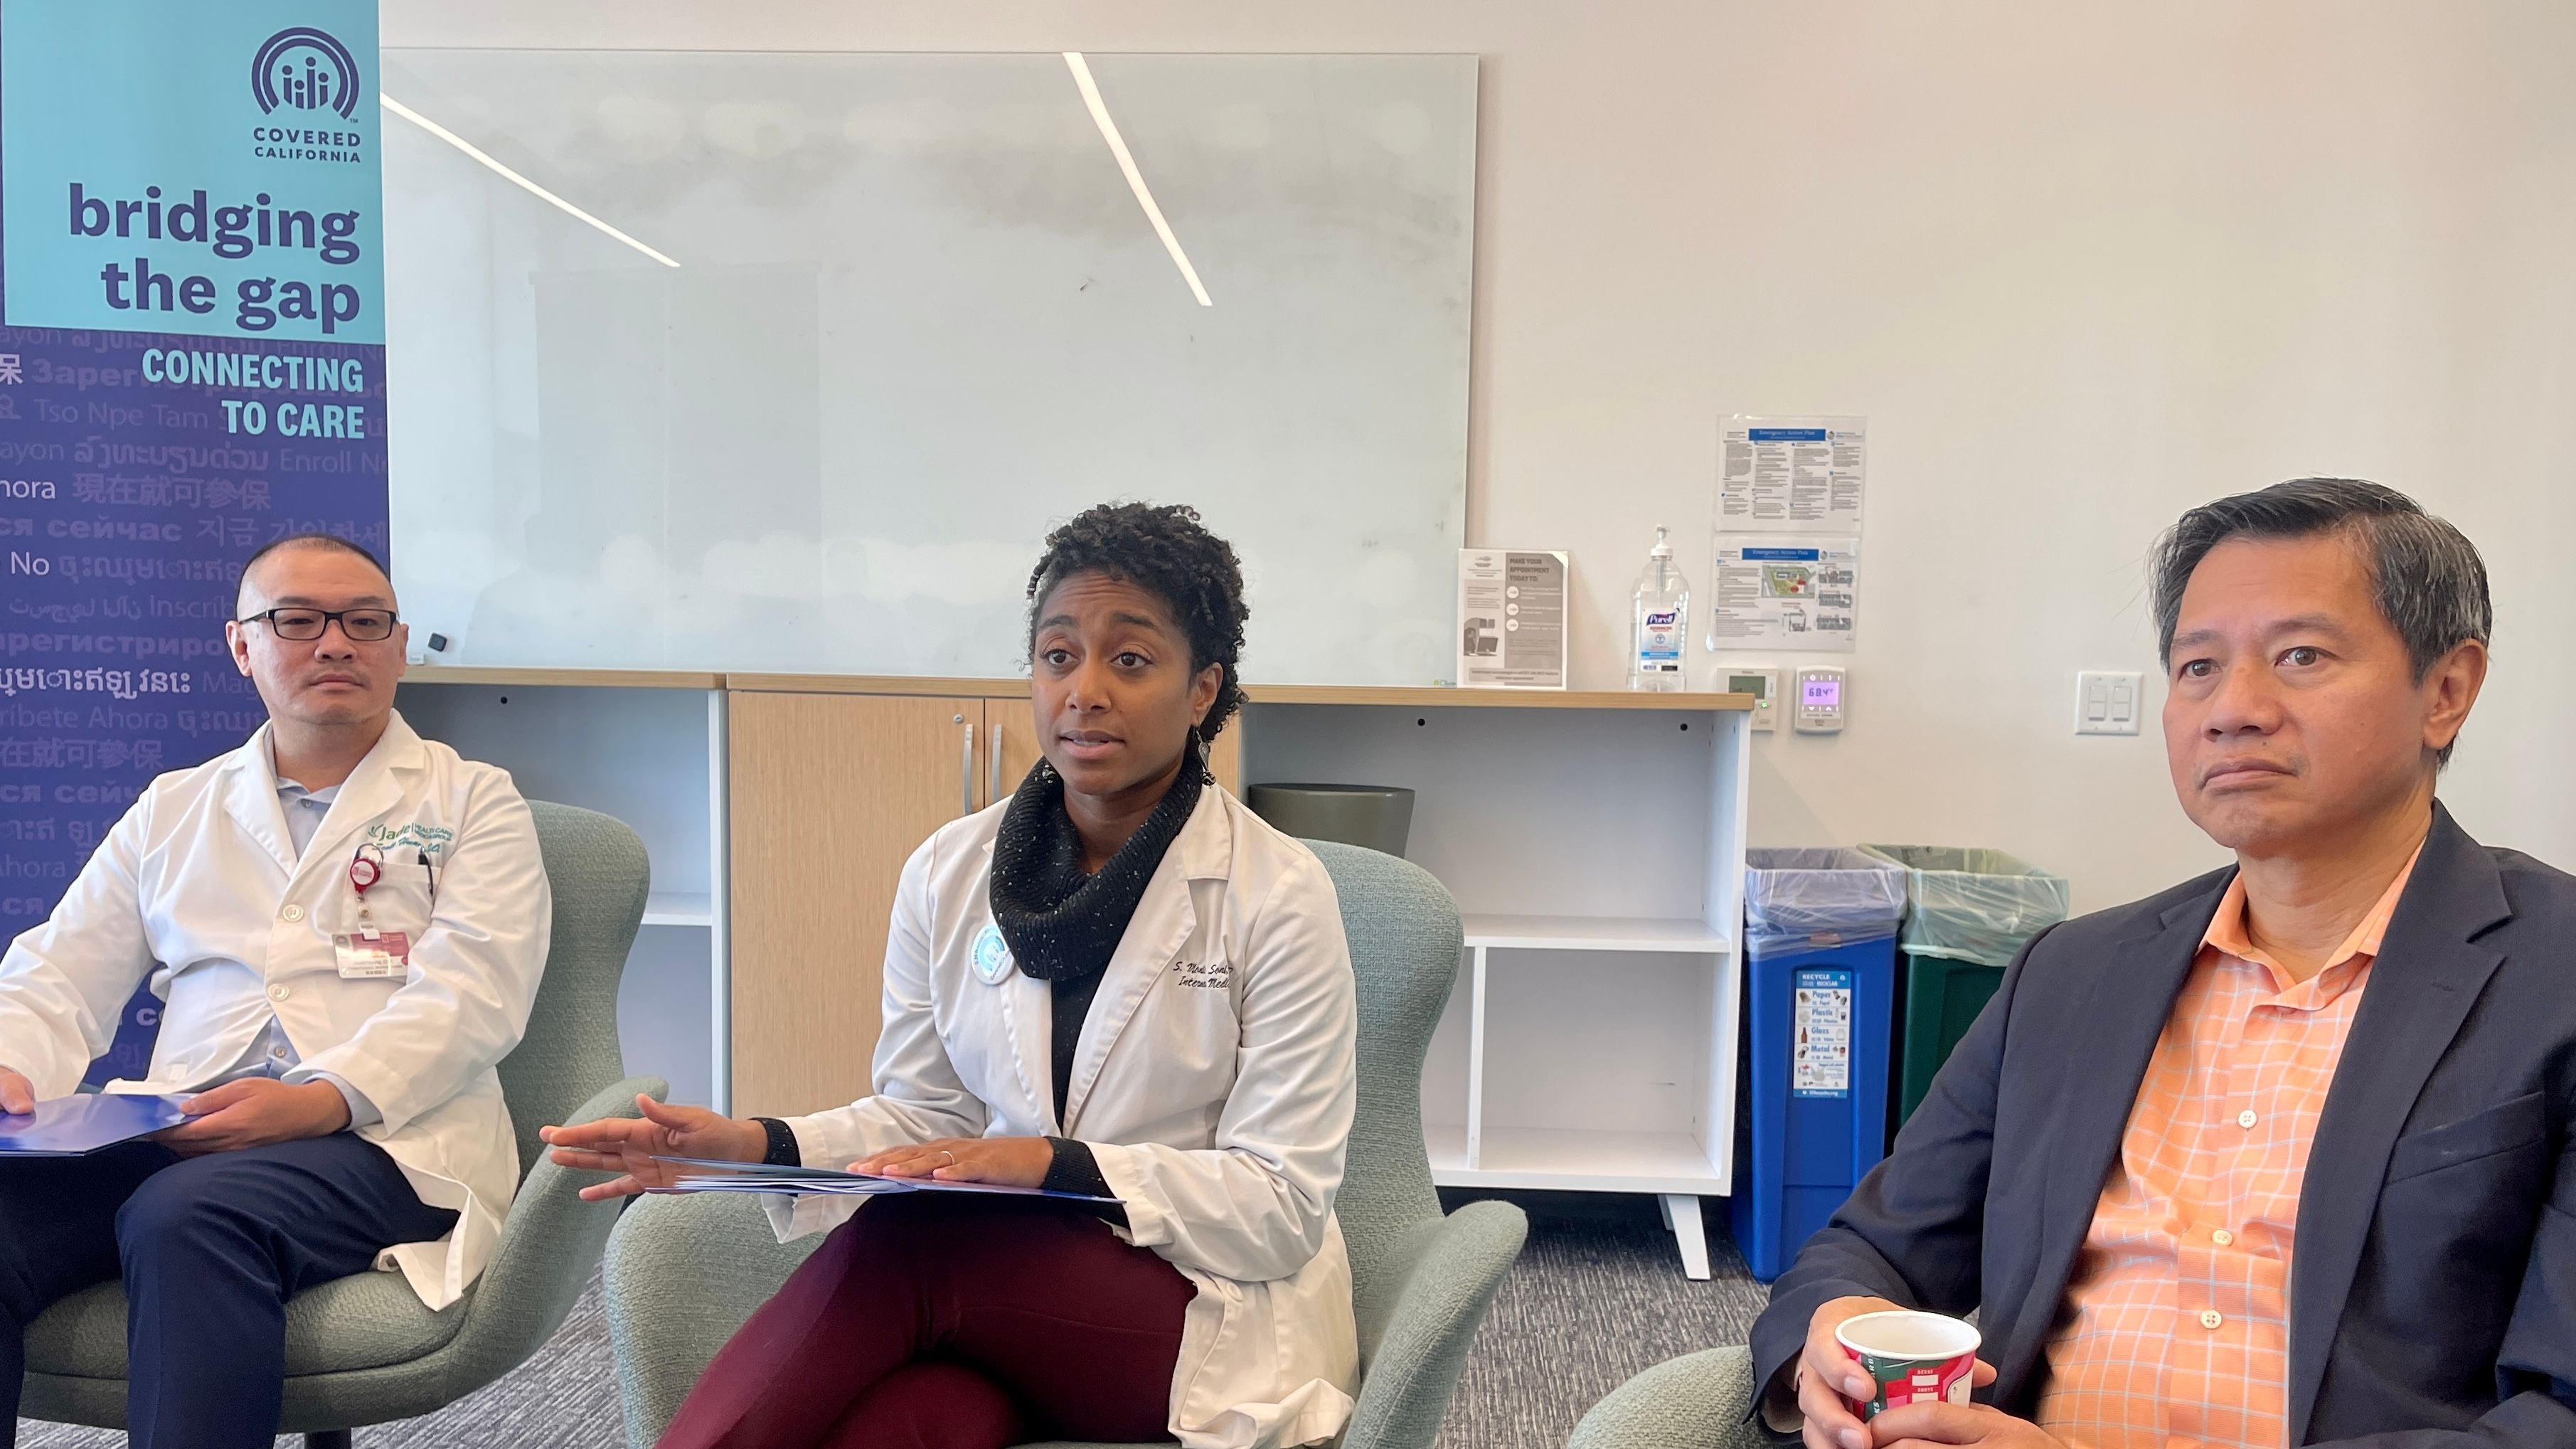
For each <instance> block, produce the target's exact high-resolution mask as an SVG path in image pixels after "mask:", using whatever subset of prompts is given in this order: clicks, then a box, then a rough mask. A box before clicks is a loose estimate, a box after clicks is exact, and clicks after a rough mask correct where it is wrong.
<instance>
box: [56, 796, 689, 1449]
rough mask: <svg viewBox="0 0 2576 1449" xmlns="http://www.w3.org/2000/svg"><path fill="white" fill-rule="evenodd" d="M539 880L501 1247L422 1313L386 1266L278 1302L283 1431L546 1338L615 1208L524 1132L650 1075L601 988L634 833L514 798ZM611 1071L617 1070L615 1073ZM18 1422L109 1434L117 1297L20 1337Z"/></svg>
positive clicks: (476, 1380) (101, 1290)
mask: <svg viewBox="0 0 2576 1449" xmlns="http://www.w3.org/2000/svg"><path fill="white" fill-rule="evenodd" d="M528 808H529V809H530V810H531V811H533V812H534V813H535V815H536V821H537V846H538V849H539V850H540V851H541V852H542V853H543V855H544V858H545V867H546V877H547V879H548V880H549V881H550V882H552V884H553V886H554V933H553V937H552V939H551V940H550V942H549V943H548V945H547V954H546V974H545V980H544V982H543V983H542V984H541V985H540V986H539V988H538V991H537V1000H536V1006H535V1008H534V1010H532V1011H531V1012H530V1014H529V1017H528V1031H527V1035H526V1036H525V1037H523V1038H522V1039H521V1040H520V1042H519V1045H518V1048H517V1049H516V1050H514V1051H512V1052H511V1053H510V1055H509V1057H508V1058H507V1059H506V1060H504V1061H503V1062H502V1063H501V1067H500V1072H501V1088H502V1091H503V1092H504V1093H505V1094H506V1096H507V1098H508V1101H509V1104H510V1119H511V1122H512V1124H513V1125H514V1126H516V1127H517V1129H518V1135H519V1161H520V1163H521V1164H522V1165H523V1166H524V1168H525V1175H524V1176H523V1177H522V1178H521V1180H520V1183H519V1195H518V1197H517V1198H516V1199H515V1200H513V1201H512V1203H511V1204H510V1216H509V1218H508V1220H507V1221H506V1223H505V1224H504V1225H503V1227H502V1230H501V1244H500V1248H499V1250H498V1251H497V1252H496V1253H495V1254H494V1255H493V1258H492V1262H491V1264H490V1265H489V1266H488V1267H486V1268H485V1269H484V1270H483V1275H482V1277H481V1278H479V1279H477V1280H476V1281H475V1283H474V1285H473V1286H472V1287H470V1288H468V1289H467V1290H466V1294H465V1297H464V1298H462V1299H460V1300H459V1301H457V1302H456V1303H453V1304H451V1305H449V1306H448V1307H447V1308H445V1309H443V1310H441V1311H439V1312H436V1313H432V1312H430V1311H429V1310H428V1309H427V1308H425V1307H423V1306H421V1302H420V1300H419V1299H418V1298H417V1297H414V1296H413V1294H412V1291H411V1289H410V1288H409V1287H408V1286H407V1285H406V1284H405V1283H404V1282H403V1278H402V1275H401V1274H398V1273H361V1274H358V1275H357V1276H355V1277H352V1278H342V1279H340V1280H339V1281H337V1282H333V1283H325V1284H323V1285H322V1286H321V1287H318V1288H315V1289H312V1290H310V1291H308V1292H305V1293H299V1294H297V1295H296V1296H295V1298H294V1300H293V1301H292V1302H290V1303H288V1304H287V1305H286V1375H287V1376H286V1404H285V1409H284V1422H283V1423H282V1424H281V1425H280V1426H279V1428H280V1430H281V1431H282V1432H285V1433H302V1434H304V1435H305V1436H306V1439H305V1442H306V1444H307V1445H308V1446H313V1449H324V1446H330V1449H347V1446H348V1443H349V1435H348V1431H349V1430H350V1429H351V1428H355V1427H359V1426H362V1425H367V1424H381V1423H385V1422H387V1421H389V1420H394V1419H407V1418H411V1417H413V1416H415V1415H419V1414H426V1413H429V1412H431V1411H433V1410H436V1409H439V1408H443V1407H445V1406H446V1405H447V1404H449V1403H452V1402H454V1401H455V1400H457V1399H459V1398H461V1397H463V1396H464V1395H466V1394H468V1393H470V1392H472V1391H473V1390H475V1389H477V1388H480V1387H482V1386H483V1385H485V1384H487V1383H490V1382H491V1381H492V1380H494V1379H496V1378H499V1377H500V1376H501V1375H502V1374H504V1373H507V1372H509V1371H510V1370H511V1369H513V1368H516V1367H518V1366H519V1364H520V1363H522V1362H524V1361H525V1360H526V1359H527V1357H528V1355H529V1354H531V1353H534V1352H535V1351H536V1349H537V1347H538V1346H539V1345H541V1344H543V1343H544V1342H545V1341H546V1340H547V1339H548V1338H549V1337H551V1336H553V1334H554V1331H555V1329H556V1328H557V1327H559V1326H561V1325H562V1323H563V1321H564V1315H566V1314H567V1313H569V1312H571V1311H572V1305H573V1300H574V1299H576V1298H579V1297H580V1296H581V1290H582V1287H583V1285H584V1284H586V1283H587V1282H588V1281H589V1279H590V1270H591V1267H592V1265H594V1264H595V1263H597V1262H598V1261H599V1253H600V1248H601V1245H602V1244H603V1243H605V1242H606V1241H607V1238H608V1230H609V1227H610V1225H611V1224H613V1223H614V1222H615V1221H616V1218H617V1204H616V1203H614V1202H607V1203H586V1202H583V1201H581V1199H580V1198H579V1197H577V1196H575V1193H574V1190H575V1188H576V1187H578V1186H579V1185H580V1183H581V1182H583V1181H595V1180H596V1177H595V1175H592V1174H577V1173H572V1172H568V1171H566V1170H565V1169H563V1168H559V1167H557V1166H555V1165H554V1164H553V1163H550V1162H548V1161H546V1160H545V1150H544V1148H543V1147H542V1146H541V1145H539V1143H538V1142H537V1128H539V1127H540V1126H543V1125H546V1124H548V1123H558V1122H587V1121H591V1120H593V1119H595V1118H599V1117H632V1116H634V1115H635V1097H636V1094H637V1093H639V1092H642V1093H649V1094H651V1095H653V1096H655V1097H659V1096H661V1095H662V1092H663V1084H662V1082H661V1080H660V1079H659V1078H655V1077H625V1067H624V1065H623V1063H622V1061H621V1059H620V1057H619V1055H618V1049H617V985H618V981H619V979H620V978H621V977H622V976H623V975H624V973H625V970H626V953H627V950H628V948H630V947H631V946H633V945H634V942H635V928H636V926H637V925H638V924H639V923H640V922H641V921H642V920H643V917H644V890H645V883H646V878H647V867H646V863H645V859H644V844H643V842H642V841H640V840H637V839H636V838H635V832H634V831H632V830H629V829H627V828H626V826H625V825H624V824H623V823H621V822H619V821H617V820H615V819H613V818H611V817H609V816H606V815H601V814H597V813H595V812H593V811H589V810H576V809H574V808H572V807H571V806H568V805H549V804H544V803H541V802H537V801H530V802H529V807H528ZM621 1077H624V1080H622V1081H621V1080H619V1079H620V1078H621ZM23 1412H25V1413H26V1414H27V1415H28V1416H29V1417H31V1418H38V1419H51V1420H55V1421H57V1422H60V1423H71V1424H89V1425H94V1426H96V1427H99V1428H105V1429H121V1428H124V1427H125V1290H124V1289H123V1288H122V1287H120V1286H119V1285H117V1284H115V1283H103V1284H100V1285H99V1286H97V1287H95V1288H90V1289H86V1290H83V1291H82V1292H79V1293H75V1294H73V1295H72V1296H71V1297H69V1298H66V1299H64V1300H63V1301H62V1302H60V1303H57V1304H55V1305H54V1306H53V1307H52V1308H50V1309H48V1310H46V1312H45V1313H44V1315H43V1316H42V1317H40V1318H38V1319H37V1320H36V1321H35V1322H34V1323H33V1324H31V1325H29V1326H28V1330H27V1387H26V1395H25V1399H24V1408H23Z"/></svg>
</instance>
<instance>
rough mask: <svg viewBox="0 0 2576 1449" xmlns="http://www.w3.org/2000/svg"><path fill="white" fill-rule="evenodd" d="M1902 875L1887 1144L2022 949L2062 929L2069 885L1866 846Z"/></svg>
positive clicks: (1910, 848) (1984, 857)
mask: <svg viewBox="0 0 2576 1449" xmlns="http://www.w3.org/2000/svg"><path fill="white" fill-rule="evenodd" d="M1861 849H1862V850H1863V851H1866V852H1868V853H1869V854H1871V855H1875V856H1877V857H1879V858H1881V859H1883V860H1887V861H1890V862H1893V863H1894V864H1897V865H1900V866H1903V867H1904V868H1905V885H1906V889H1905V925H1904V927H1903V929H1902V930H1901V931H1900V932H1899V933H1898V936H1897V944H1898V946H1899V947H1900V948H1902V949H1903V951H1904V953H1905V980H1904V983H1903V988H1902V989H1903V994H1904V1004H1903V1006H1902V1007H1901V1008H1900V1009H1899V1011H1898V1014H1897V1021H1898V1023H1899V1025H1898V1027H1897V1033H1898V1043H1897V1071H1896V1075H1895V1081H1896V1093H1897V1099H1896V1110H1895V1111H1894V1112H1892V1113H1890V1114H1889V1116H1888V1132H1889V1135H1890V1140H1891V1141H1892V1140H1894V1134H1895V1131H1896V1129H1897V1128H1898V1127H1901V1126H1903V1125H1904V1124H1905V1119H1906V1118H1908V1117H1911V1116H1913V1115H1914V1109H1915V1108H1916V1107H1918V1106H1920V1105H1922V1102H1923V1098H1924V1096H1925V1094H1927V1093H1929V1092H1930V1091H1931V1090H1932V1076H1933V1074H1934V1073H1936V1072H1938V1071H1940V1070H1941V1064H1942V1063H1943V1062H1945V1061H1948V1060H1949V1059H1950V1049H1951V1048H1953V1047H1955V1046H1957V1045H1958V1044H1959V1038H1961V1037H1963V1036H1966V1035H1967V1034H1968V1028H1969V1027H1970V1026H1971V1025H1972V1024H1974V1023H1975V1021H1976V1019H1977V1013H1978V1012H1979V1011H1982V1010H1984V1009H1985V1005H1986V1003H1987V1002H1988V1001H1990V1000H1992V999H1993V998H1994V994H1995V988H1996V987H1997V986H1999V985H2001V984H2002V983H2003V979H2004V968H2005V967H2006V966H2009V965H2011V964H2012V959H2013V957H2014V955H2015V954H2016V953H2018V952H2019V951H2020V950H2021V948H2022V943H2023V942H2025V941H2027V940H2029V939H2030V938H2031V937H2033V936H2036V935H2038V934H2039V933H2040V932H2041V931H2043V930H2045V929H2047V928H2048V927H2050V926H2053V925H2055V924H2057V923H2058V922H2059V921H2062V920H2065V919H2066V916H2067V911H2068V909H2069V906H2070V902H2071V897H2070V895H2069V893H2068V890H2067V886H2066V878H2065V877H2064V876H2057V875H2050V874H2049V873H2048V872H2046V871H2044V870H2041V869H2039V868H2038V867H2037V866H2034V865H2031V864H2029V863H2028V862H2026V861H2023V860H2021V859H2018V858H2017V857H2014V856H2011V855H2007V854H2005V853H2004V852H2003V851H2000V850H1988V849H1983V848H1980V847H1975V846H1968V847H1961V846H1948V845H1864V846H1862V847H1861Z"/></svg>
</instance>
